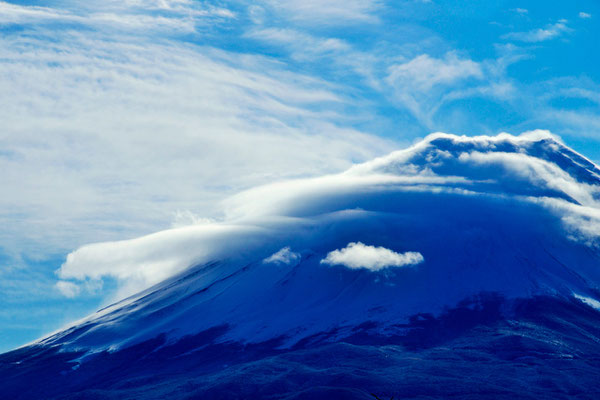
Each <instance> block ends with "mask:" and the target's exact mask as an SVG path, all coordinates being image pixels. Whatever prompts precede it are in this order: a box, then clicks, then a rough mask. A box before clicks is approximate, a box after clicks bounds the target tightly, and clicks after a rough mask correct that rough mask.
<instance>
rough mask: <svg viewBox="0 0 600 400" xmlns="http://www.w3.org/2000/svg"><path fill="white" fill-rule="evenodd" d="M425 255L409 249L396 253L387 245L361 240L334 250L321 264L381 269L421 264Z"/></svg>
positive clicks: (373, 269) (371, 269)
mask: <svg viewBox="0 0 600 400" xmlns="http://www.w3.org/2000/svg"><path fill="white" fill-rule="evenodd" d="M424 260H425V259H424V258H423V255H422V254H421V253H418V252H413V251H409V252H406V253H396V252H395V251H393V250H390V249H386V248H385V247H375V246H368V245H365V244H363V243H361V242H351V243H348V246H346V247H345V248H343V249H339V250H334V251H332V252H330V253H328V254H327V257H325V258H324V259H323V260H321V264H329V265H343V266H345V267H348V268H350V269H361V268H364V269H368V270H370V271H379V270H381V269H384V268H390V267H406V266H410V265H416V264H420V263H422V262H423V261H424Z"/></svg>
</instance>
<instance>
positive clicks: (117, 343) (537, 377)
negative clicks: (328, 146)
mask: <svg viewBox="0 0 600 400" xmlns="http://www.w3.org/2000/svg"><path fill="white" fill-rule="evenodd" d="M224 207H225V214H224V222H220V223H213V224H206V225H195V226H190V227H184V228H179V229H173V230H169V231H164V232H159V233H156V234H153V235H149V236H147V237H143V238H139V239H135V240H132V241H124V242H112V243H100V244H95V245H90V246H85V247H83V248H81V249H78V250H76V251H75V252H73V253H72V254H70V255H69V257H68V259H67V261H66V263H65V265H63V267H62V268H61V271H60V273H61V276H62V277H63V278H64V279H69V278H70V279H76V278H77V277H80V275H78V274H83V273H82V272H81V271H84V270H87V271H105V272H106V271H112V272H111V273H112V274H115V275H116V274H124V273H125V272H124V271H135V273H136V274H137V275H139V276H145V277H146V278H148V277H153V278H152V279H159V280H160V282H158V283H155V284H154V285H153V286H151V287H150V288H147V289H145V290H142V291H141V292H139V293H136V294H134V295H132V296H130V297H127V298H126V299H124V300H122V301H120V302H117V303H115V304H113V305H111V306H109V307H107V308H105V309H102V310H100V311H98V312H97V313H95V314H93V315H91V316H89V317H88V318H86V319H84V320H82V321H79V322H77V323H75V324H73V325H72V326H71V327H69V328H68V329H65V330H63V331H60V332H57V333H55V334H52V335H50V336H48V337H46V338H43V339H41V340H39V341H37V342H35V343H32V344H30V345H27V346H24V347H21V348H19V349H16V350H14V351H12V352H9V353H6V354H3V355H0V376H1V377H2V378H1V379H0V397H1V398H7V399H9V398H10V399H40V398H48V399H113V398H114V399H159V398H160V399H162V398H166V397H172V398H178V399H179V398H202V399H229V398H240V399H247V398H252V399H260V398H265V399H313V398H323V399H335V398H343V399H374V398H381V399H384V398H385V399H387V398H391V397H394V398H420V399H425V398H494V399H497V398H507V399H508V398H511V399H515V398H531V399H540V398H578V399H587V398H589V399H593V398H598V396H599V395H600V380H598V376H600V301H599V300H600V286H599V285H600V250H599V247H598V245H599V243H600V242H599V237H600V170H599V169H598V167H597V166H595V165H594V164H593V163H592V162H590V161H589V160H587V159H585V158H584V157H583V156H581V155H579V154H577V153H576V152H574V151H573V150H571V149H569V148H568V147H566V146H565V145H564V144H562V143H561V141H560V140H559V139H558V138H556V137H554V136H552V135H550V134H549V133H545V132H541V131H536V132H530V133H527V134H523V135H521V136H511V135H508V134H501V135H498V136H495V137H488V136H478V137H464V136H454V135H448V134H441V133H439V134H433V135H430V136H428V137H427V138H426V139H424V140H423V141H421V142H419V143H417V144H415V145H414V146H412V147H410V148H408V149H406V150H401V151H396V152H393V153H391V154H389V155H388V156H385V157H382V158H379V159H376V160H373V161H370V162H367V163H364V164H360V165H356V166H354V167H352V168H351V169H349V170H348V171H346V172H344V173H341V174H338V175H331V176H326V177H320V178H314V179H305V180H295V181H288V182H281V183H275V184H272V185H267V186H264V187H260V188H255V189H252V190H249V191H246V192H243V193H240V194H239V195H237V196H234V197H233V198H231V199H229V200H228V201H227V202H226V204H225V205H224ZM132 274H133V273H132ZM144 274H146V275H144ZM137 275H136V276H137ZM166 275H170V276H168V277H166ZM81 276H83V275H81ZM152 279H150V278H148V279H146V281H147V282H152Z"/></svg>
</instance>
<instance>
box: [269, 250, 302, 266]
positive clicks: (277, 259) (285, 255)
mask: <svg viewBox="0 0 600 400" xmlns="http://www.w3.org/2000/svg"><path fill="white" fill-rule="evenodd" d="M301 258H302V257H301V255H300V254H299V253H295V252H293V251H292V250H291V249H290V247H289V246H286V247H283V248H282V249H281V250H279V251H277V252H275V253H273V254H271V255H270V256H269V257H267V258H265V259H264V260H263V263H264V264H279V265H292V264H297V263H298V262H299V261H300V259H301Z"/></svg>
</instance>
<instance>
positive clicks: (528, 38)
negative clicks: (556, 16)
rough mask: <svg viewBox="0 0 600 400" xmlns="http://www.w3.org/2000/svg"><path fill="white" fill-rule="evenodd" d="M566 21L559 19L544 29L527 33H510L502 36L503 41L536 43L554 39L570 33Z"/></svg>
mask: <svg viewBox="0 0 600 400" xmlns="http://www.w3.org/2000/svg"><path fill="white" fill-rule="evenodd" d="M571 30H572V29H571V28H569V27H568V26H567V20H565V19H561V20H558V21H557V22H556V23H554V24H551V25H548V26H546V27H545V28H539V29H534V30H531V31H527V32H510V33H507V34H506V35H504V36H502V37H503V38H504V39H511V40H518V41H520V42H528V43H537V42H544V41H546V40H551V39H555V38H557V37H559V36H561V35H562V34H564V33H568V32H571Z"/></svg>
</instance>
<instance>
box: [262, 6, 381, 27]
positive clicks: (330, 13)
mask: <svg viewBox="0 0 600 400" xmlns="http://www.w3.org/2000/svg"><path fill="white" fill-rule="evenodd" d="M264 4H265V5H267V6H269V7H272V8H273V10H276V12H277V13H279V14H283V15H284V16H286V17H287V18H289V19H290V20H292V21H295V22H298V23H302V24H308V25H315V24H325V25H346V24H352V23H374V22H377V21H378V17H377V15H376V12H377V11H378V10H380V9H381V8H382V7H383V5H382V2H381V1H379V0H323V1H321V0H288V1H285V0H265V1H264Z"/></svg>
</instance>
